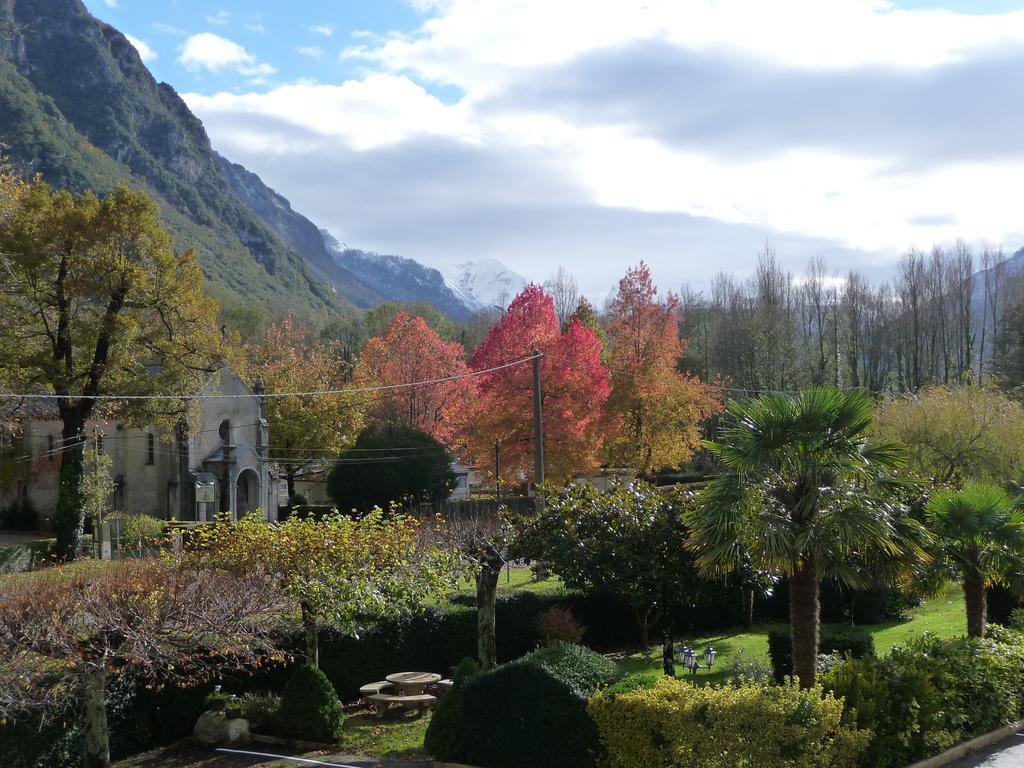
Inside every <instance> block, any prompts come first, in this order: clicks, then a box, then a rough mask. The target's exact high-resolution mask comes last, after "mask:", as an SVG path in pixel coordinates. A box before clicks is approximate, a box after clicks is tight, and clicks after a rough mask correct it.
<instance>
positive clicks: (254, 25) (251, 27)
mask: <svg viewBox="0 0 1024 768" xmlns="http://www.w3.org/2000/svg"><path fill="white" fill-rule="evenodd" d="M242 28H243V29H244V30H245V31H246V32H255V33H256V34H258V35H262V34H263V33H265V32H266V31H267V28H266V27H264V26H263V23H262V22H259V21H256V22H249V23H247V24H243V25H242Z"/></svg>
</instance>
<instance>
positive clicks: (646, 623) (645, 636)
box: [633, 608, 651, 653]
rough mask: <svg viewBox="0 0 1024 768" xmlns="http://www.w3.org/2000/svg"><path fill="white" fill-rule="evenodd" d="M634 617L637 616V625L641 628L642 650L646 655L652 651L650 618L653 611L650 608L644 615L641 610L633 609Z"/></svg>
mask: <svg viewBox="0 0 1024 768" xmlns="http://www.w3.org/2000/svg"><path fill="white" fill-rule="evenodd" d="M633 615H634V616H636V624H637V626H638V627H639V628H640V650H641V651H643V652H644V653H647V651H649V650H651V639H650V623H651V622H650V618H651V609H650V608H648V609H647V610H646V611H644V612H643V613H640V609H639V608H634V609H633Z"/></svg>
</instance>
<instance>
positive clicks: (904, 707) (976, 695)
mask: <svg viewBox="0 0 1024 768" xmlns="http://www.w3.org/2000/svg"><path fill="white" fill-rule="evenodd" d="M990 629H991V636H990V637H989V638H986V639H983V640H980V639H974V638H966V637H959V638H953V639H948V640H947V639H939V638H936V637H934V636H931V635H924V636H922V637H920V638H916V639H914V640H911V641H910V642H909V643H908V644H907V645H906V646H905V647H902V648H895V649H893V651H892V653H891V654H890V655H889V656H887V657H886V658H884V659H873V658H864V659H860V660H857V659H848V660H846V661H844V662H843V663H842V664H839V665H838V666H836V667H835V668H834V669H832V670H831V671H830V672H828V673H827V674H825V675H823V676H822V678H821V682H822V685H823V686H824V687H825V688H826V689H827V690H830V691H832V692H833V693H834V694H835V695H836V696H837V697H842V699H843V701H844V707H845V711H844V718H845V721H846V722H847V723H849V724H851V725H853V724H856V725H857V726H858V727H862V728H866V729H870V730H871V731H872V733H873V736H872V739H871V743H870V745H869V749H868V751H867V752H866V753H865V754H864V758H863V760H862V762H861V765H862V766H864V768H867V767H868V766H872V767H874V766H878V768H891V767H894V766H903V765H907V764H909V763H913V762H915V761H917V760H922V759H924V758H927V757H930V756H932V755H935V754H938V753H939V752H942V751H943V750H946V749H948V748H949V747H952V746H954V745H955V744H957V743H959V742H961V741H964V740H966V739H970V738H973V737H975V736H979V735H981V734H983V733H987V732H988V731H991V730H994V729H996V728H999V727H1000V726H1003V725H1007V724H1008V723H1011V722H1014V721H1016V720H1018V719H1020V718H1021V717H1022V716H1024V635H1021V634H1019V633H1017V632H1013V631H1012V630H1005V629H1000V628H996V627H992V628H990Z"/></svg>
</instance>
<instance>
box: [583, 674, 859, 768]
mask: <svg viewBox="0 0 1024 768" xmlns="http://www.w3.org/2000/svg"><path fill="white" fill-rule="evenodd" d="M587 709H588V712H589V713H590V715H591V716H592V717H593V719H594V721H595V722H596V723H597V727H598V730H599V733H600V740H601V746H602V747H603V749H604V751H605V755H604V759H603V760H602V762H601V765H602V766H603V767H604V768H634V767H635V766H644V768H734V766H756V767H757V768H854V766H856V765H857V759H858V756H859V755H860V753H861V752H863V750H864V748H865V746H866V744H867V741H868V738H869V736H870V734H868V732H866V731H861V730H858V729H856V728H854V727H851V726H849V725H844V724H843V722H842V714H843V704H842V702H841V701H839V700H838V699H836V698H834V697H833V696H830V695H823V694H822V691H821V689H820V688H819V689H813V690H810V691H802V690H800V689H799V688H798V687H797V686H796V685H795V684H792V683H788V684H785V685H781V686H774V685H768V684H763V683H749V684H744V685H738V686H733V685H724V686H697V685H693V684H692V683H689V682H685V681H682V680H675V679H673V678H669V677H663V678H661V679H659V680H658V681H657V682H656V683H654V685H653V686H651V687H647V688H640V689H637V690H633V691H630V692H624V693H618V694H617V695H608V694H607V693H598V694H597V695H595V696H593V697H592V698H591V699H590V703H589V705H588V708H587Z"/></svg>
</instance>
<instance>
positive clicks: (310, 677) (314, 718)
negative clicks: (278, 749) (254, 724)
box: [275, 664, 344, 744]
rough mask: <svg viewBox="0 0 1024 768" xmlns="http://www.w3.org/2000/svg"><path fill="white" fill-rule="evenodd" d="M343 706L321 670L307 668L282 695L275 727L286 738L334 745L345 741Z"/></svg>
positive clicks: (298, 672)
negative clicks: (343, 735)
mask: <svg viewBox="0 0 1024 768" xmlns="http://www.w3.org/2000/svg"><path fill="white" fill-rule="evenodd" d="M343 719H344V718H343V715H342V712H341V702H340V701H338V694H337V693H335V691H334V686H332V685H331V681H330V680H328V679H327V676H326V675H324V673H323V672H321V671H320V670H319V669H318V668H317V667H315V666H313V665H312V664H303V665H302V666H301V667H299V668H298V669H296V670H295V673H294V674H293V675H292V677H291V679H290V680H289V681H288V683H287V684H286V685H285V687H284V691H282V693H281V707H280V709H278V711H277V717H276V718H275V723H276V726H277V730H278V731H279V732H280V733H281V735H282V736H288V737H291V738H293V739H304V740H306V741H319V742H323V743H325V744H334V743H336V742H337V741H339V740H340V739H341V724H342V720H343Z"/></svg>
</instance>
